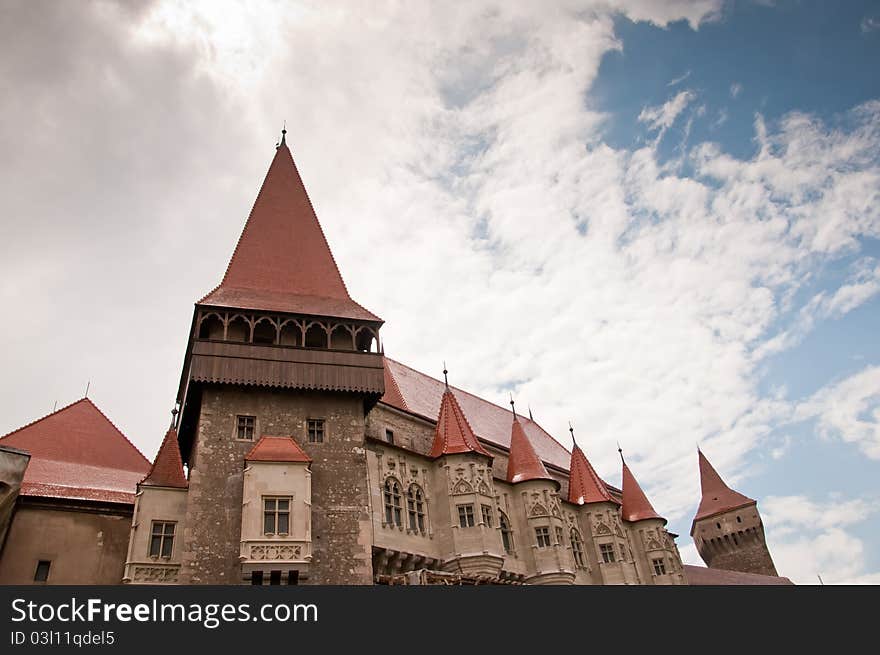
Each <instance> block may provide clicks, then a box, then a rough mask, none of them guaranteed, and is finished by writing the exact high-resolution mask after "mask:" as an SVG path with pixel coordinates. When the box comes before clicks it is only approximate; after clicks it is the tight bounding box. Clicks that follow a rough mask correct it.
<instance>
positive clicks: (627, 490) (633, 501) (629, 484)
mask: <svg viewBox="0 0 880 655" xmlns="http://www.w3.org/2000/svg"><path fill="white" fill-rule="evenodd" d="M617 450H618V452H619V453H620V461H621V463H622V464H623V484H622V487H623V506H622V507H621V508H620V514H621V516H622V517H623V520H624V521H643V520H644V519H660V520H661V521H663V522H664V523H666V519H664V518H663V517H662V516H660V515H659V514H658V513H657V512H655V511H654V507H653V506H652V505H651V502H650V501H649V500H648V497H647V496H646V495H645V492H644V491H642V488H641V487H640V486H639V483H638V481H637V480H636V477H635V476H634V475H633V474H632V471H630V470H629V467H628V466H627V465H626V460H624V459H623V449H622V448H621V447H620V444H618V446H617Z"/></svg>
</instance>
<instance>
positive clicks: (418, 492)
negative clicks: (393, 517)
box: [406, 484, 425, 534]
mask: <svg viewBox="0 0 880 655" xmlns="http://www.w3.org/2000/svg"><path fill="white" fill-rule="evenodd" d="M406 510H407V515H408V518H409V529H410V530H412V531H413V532H421V533H423V534H424V532H425V492H424V491H422V488H421V487H420V486H419V485H417V484H411V485H410V486H409V489H407V492H406Z"/></svg>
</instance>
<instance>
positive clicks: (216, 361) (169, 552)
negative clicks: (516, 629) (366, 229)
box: [0, 133, 788, 585]
mask: <svg viewBox="0 0 880 655" xmlns="http://www.w3.org/2000/svg"><path fill="white" fill-rule="evenodd" d="M382 323H383V322H382V320H381V319H380V318H379V317H377V316H376V315H375V314H373V313H371V312H370V311H368V310H366V309H365V308H364V307H362V306H361V305H359V304H358V303H356V302H355V301H354V300H352V298H351V297H350V296H349V293H348V290H347V289H346V286H345V283H344V282H343V280H342V277H341V275H340V273H339V270H338V268H337V266H336V263H335V261H334V259H333V255H332V253H331V252H330V248H329V246H328V244H327V241H326V239H325V237H324V234H323V232H322V230H321V227H320V224H319V222H318V219H317V216H316V215H315V212H314V210H313V208H312V205H311V202H310V201H309V198H308V195H307V193H306V190H305V187H304V185H303V182H302V180H301V178H300V175H299V172H298V170H297V168H296V165H295V163H294V161H293V158H292V156H291V153H290V150H289V148H288V147H287V145H286V143H285V134H284V133H282V139H281V142H280V144H279V145H278V146H277V148H276V152H275V155H274V158H273V160H272V163H271V165H270V167H269V171H268V173H267V175H266V178H265V180H264V182H263V185H262V187H261V189H260V191H259V194H258V196H257V199H256V201H255V203H254V206H253V209H252V211H251V213H250V216H249V217H248V219H247V222H246V224H245V227H244V230H243V232H242V234H241V237H240V239H239V241H238V244H237V245H236V247H235V250H234V252H233V255H232V258H231V260H230V262H229V265H228V267H227V269H226V273H225V275H224V277H223V279H222V281H221V283H220V284H219V285H218V286H217V287H216V288H215V289H214V290H212V291H211V292H210V293H208V294H207V295H206V296H205V297H203V298H202V299H200V300H199V301H198V302H196V304H195V309H194V313H193V319H192V326H191V330H190V338H189V341H188V343H187V346H186V353H185V357H184V362H183V368H182V374H181V379H180V386H179V392H178V397H177V403H176V406H175V411H174V418H173V420H172V424H171V426H170V428H169V429H168V432H167V434H166V435H165V438H164V440H163V442H162V445H161V447H160V448H159V451H158V454H157V455H156V458H155V460H154V461H153V462H152V463H150V462H149V461H147V460H146V459H145V458H144V457H143V456H142V455H141V454H140V453H139V452H138V451H137V449H136V448H135V447H134V446H133V445H132V444H131V443H130V442H129V441H128V440H127V439H126V438H125V437H124V435H122V433H121V432H120V431H119V430H117V429H116V428H115V426H113V424H112V423H111V422H110V420H109V419H108V418H107V417H106V416H105V415H104V414H103V413H102V412H101V411H100V410H99V409H98V408H97V407H96V406H95V405H94V404H93V403H92V402H91V401H90V400H88V399H87V398H86V399H83V400H80V401H78V402H76V403H74V404H72V405H70V406H68V407H65V408H63V409H61V410H58V411H57V412H54V413H53V414H50V415H49V416H47V417H44V418H43V419H40V420H38V421H35V422H34V423H32V424H29V425H27V426H25V427H23V428H21V429H19V430H16V431H14V432H12V433H10V434H8V435H6V436H5V437H3V438H0V540H4V534H5V540H4V541H5V543H3V550H2V553H0V583H3V584H31V583H58V584H65V583H67V584H97V583H101V584H117V583H120V582H123V583H130V584H141V583H150V584H156V583H169V584H255V585H261V584H262V585H266V584H273V585H274V584H346V585H347V584H373V583H389V584H425V583H446V584H448V583H451V582H453V583H461V584H481V583H492V584H504V583H509V584H519V583H525V584H649V585H650V584H664V585H665V584H672V585H678V584H777V583H788V580H787V579H786V578H780V577H777V573H776V569H775V567H774V564H773V561H772V559H771V557H770V553H769V551H768V549H767V545H766V542H765V538H764V530H763V525H762V522H761V517H760V514H759V513H758V510H757V506H756V502H755V501H754V500H752V499H750V498H748V497H746V496H743V495H742V494H739V493H738V492H736V491H733V490H732V489H730V488H729V487H728V486H727V485H726V484H725V483H724V482H723V481H722V479H721V477H720V476H719V475H718V473H717V472H716V471H715V470H714V469H713V468H712V466H711V464H710V463H709V461H708V460H707V459H706V457H705V455H704V454H703V453H702V452H700V453H699V456H698V457H699V468H700V475H701V482H702V500H701V502H700V505H699V509H698V511H697V514H696V516H695V518H694V522H693V527H692V529H691V536H692V537H693V539H694V541H695V543H696V545H697V548H698V550H699V553H700V555H701V556H702V557H703V559H704V561H705V562H706V564H707V565H708V567H709V568H703V567H694V566H684V565H683V564H682V561H681V558H680V556H679V552H678V548H677V546H676V544H675V537H676V535H673V534H670V533H669V532H668V531H667V530H666V527H665V526H666V520H665V519H664V518H663V517H662V516H661V515H660V514H659V513H658V512H657V511H656V510H655V509H654V507H653V506H652V504H651V502H650V501H649V499H648V498H647V496H646V495H645V493H644V491H643V490H642V488H641V487H640V486H639V483H638V481H637V479H636V476H635V475H634V473H633V471H632V470H631V469H630V468H629V466H628V465H627V463H626V461H625V460H624V459H623V456H622V455H621V466H622V485H621V487H622V488H621V489H617V488H615V487H613V486H611V485H610V484H608V483H606V482H605V481H604V480H602V479H601V478H600V477H599V475H597V473H596V471H595V470H594V469H593V466H592V465H591V464H590V461H589V459H588V458H587V457H586V455H585V453H584V451H583V450H582V449H581V448H580V447H579V446H578V445H577V442H576V441H575V445H574V448H573V450H572V451H571V452H569V451H568V450H567V449H566V448H564V447H563V446H562V445H561V444H560V443H559V442H557V441H556V440H555V439H554V438H553V437H551V436H550V435H549V434H548V433H547V432H546V431H545V430H544V429H543V428H542V427H541V426H540V425H538V424H537V423H536V422H535V421H533V420H532V419H531V417H529V418H526V417H525V416H522V415H520V414H518V413H517V412H516V410H515V406H513V402H511V409H507V408H503V407H499V406H498V405H495V404H493V403H490V402H488V401H486V400H483V399H481V398H478V397H476V396H474V395H472V394H469V393H467V392H465V391H463V390H460V389H457V388H455V387H454V386H452V385H450V384H449V383H448V381H447V380H446V379H445V377H446V371H444V380H439V379H435V378H432V377H429V376H427V375H425V374H423V373H420V372H418V371H415V370H413V369H412V368H409V367H407V366H405V365H404V364H401V363H399V362H397V361H394V360H392V359H389V358H387V357H385V356H384V354H383V347H382V342H381V336H380V331H381V327H382ZM572 437H573V438H574V437H575V434H574V431H573V430H572Z"/></svg>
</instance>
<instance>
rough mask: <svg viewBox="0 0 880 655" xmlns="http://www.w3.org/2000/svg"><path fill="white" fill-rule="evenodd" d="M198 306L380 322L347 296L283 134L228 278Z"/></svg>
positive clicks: (235, 252)
mask: <svg viewBox="0 0 880 655" xmlns="http://www.w3.org/2000/svg"><path fill="white" fill-rule="evenodd" d="M199 304H203V305H213V306H220V307H234V308H239V309H254V310H263V311H278V312H289V313H296V314H312V315H321V316H335V317H340V318H350V319H357V320H366V321H378V320H380V319H379V318H378V317H377V316H375V315H374V314H372V313H370V312H369V311H367V310H366V309H364V308H363V307H361V306H360V305H358V304H357V303H356V302H355V301H353V300H352V299H351V297H350V296H349V295H348V289H346V287H345V282H343V281H342V276H341V275H340V274H339V268H338V267H337V266H336V261H335V260H334V259H333V254H332V253H331V252H330V247H329V245H328V244H327V239H326V238H325V236H324V232H323V230H322V229H321V225H320V223H319V222H318V217H317V216H316V215H315V210H314V208H313V207H312V203H311V201H310V200H309V196H308V194H307V193H306V189H305V186H304V185H303V181H302V178H301V177H300V175H299V171H298V170H297V168H296V164H295V163H294V161H293V157H292V156H291V154H290V150H289V149H288V147H287V144H286V142H285V138H284V137H283V136H282V139H281V143H280V144H279V145H278V148H277V149H276V152H275V157H274V158H273V159H272V164H271V165H270V166H269V171H268V172H267V173H266V179H265V180H264V181H263V186H262V187H261V188H260V192H259V194H258V195H257V199H256V201H255V202H254V206H253V209H252V210H251V213H250V216H249V217H248V219H247V222H246V223H245V226H244V230H243V231H242V233H241V237H239V240H238V244H237V245H236V247H235V251H234V252H233V254H232V258H231V259H230V261H229V266H228V267H227V268H226V274H225V275H224V276H223V281H222V282H221V283H220V285H219V286H218V287H217V288H215V289H214V290H213V291H211V292H210V293H209V294H208V295H207V296H205V297H204V298H202V299H201V300H200V301H199Z"/></svg>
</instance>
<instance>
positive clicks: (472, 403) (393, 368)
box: [381, 357, 571, 470]
mask: <svg viewBox="0 0 880 655" xmlns="http://www.w3.org/2000/svg"><path fill="white" fill-rule="evenodd" d="M384 363H385V375H386V378H385V395H384V396H382V398H381V401H382V402H383V403H385V404H387V405H390V406H391V407H394V408H396V409H399V410H401V411H404V412H408V413H410V414H414V415H416V416H419V417H421V418H424V419H425V420H427V421H430V422H432V423H433V422H434V421H435V420H436V419H437V415H438V414H439V412H440V403H441V401H442V399H443V393H444V392H445V391H446V386H445V384H444V383H443V380H438V379H436V378H432V377H431V376H430V375H426V374H424V373H422V372H420V371H417V370H415V369H413V368H410V367H409V366H406V365H405V364H401V363H400V362H397V361H395V360H393V359H389V358H388V357H385V358H384ZM389 380H390V381H391V382H393V386H389ZM449 390H450V391H451V392H452V393H453V394H454V395H455V399H456V400H457V401H458V405H459V407H461V409H462V412H463V413H464V415H465V416H467V419H468V424H469V425H470V426H471V428H472V429H473V431H474V434H476V435H477V437H479V439H481V440H482V441H483V442H484V443H489V444H494V445H496V446H500V447H501V448H504V449H509V448H510V437H511V430H510V409H509V408H504V407H501V406H499V405H496V404H495V403H491V402H489V401H488V400H484V399H483V398H480V397H479V396H475V395H473V394H471V393H468V392H467V391H462V390H461V389H457V388H455V387H453V386H450V387H449ZM518 419H519V422H520V425H521V426H522V429H523V430H524V431H525V433H526V435H527V436H528V438H529V441H530V443H531V444H532V447H533V448H534V450H535V452H536V453H538V456H539V457H540V458H541V459H542V460H543V461H544V462H546V463H547V464H552V465H553V466H556V467H557V468H560V469H562V470H568V465H569V461H570V459H571V453H569V452H568V450H567V449H566V448H565V447H564V446H563V445H562V444H560V443H559V442H558V441H556V439H554V438H553V437H552V436H550V434H548V433H547V432H546V431H545V430H544V429H543V428H542V427H541V426H540V425H538V424H537V423H536V422H535V421H532V420H529V419H528V418H525V417H523V416H519V417H518Z"/></svg>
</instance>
